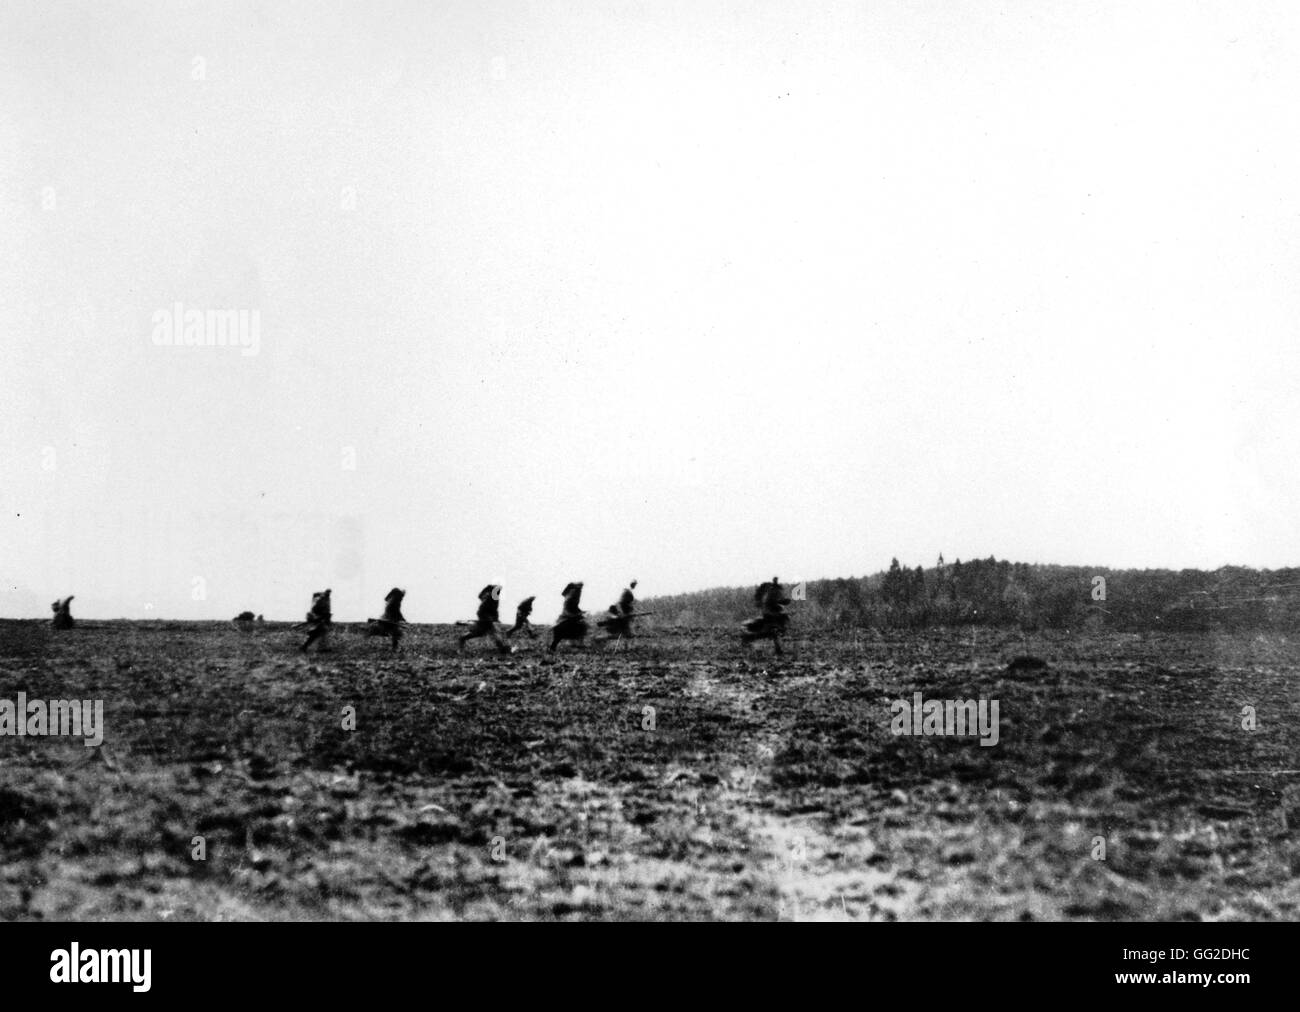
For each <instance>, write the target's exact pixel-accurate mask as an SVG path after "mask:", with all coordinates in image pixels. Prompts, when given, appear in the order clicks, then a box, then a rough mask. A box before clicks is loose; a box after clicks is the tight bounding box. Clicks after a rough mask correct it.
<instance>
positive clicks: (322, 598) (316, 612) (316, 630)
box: [298, 587, 334, 654]
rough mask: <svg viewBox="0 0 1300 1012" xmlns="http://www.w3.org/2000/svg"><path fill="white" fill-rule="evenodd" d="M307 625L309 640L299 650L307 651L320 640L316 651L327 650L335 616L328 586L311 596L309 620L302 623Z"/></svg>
mask: <svg viewBox="0 0 1300 1012" xmlns="http://www.w3.org/2000/svg"><path fill="white" fill-rule="evenodd" d="M302 624H303V625H305V626H306V627H307V642H305V643H304V644H303V645H302V646H301V647H299V648H298V649H299V651H300V652H301V653H304V654H305V653H306V652H307V648H308V647H309V646H311V645H312V644H313V643H315V642H316V641H317V640H320V643H319V645H318V646H317V647H316V652H317V653H320V652H322V651H324V650H325V648H326V646H327V645H328V644H329V634H330V629H331V628H332V627H333V625H334V616H333V614H332V612H331V611H330V592H329V588H328V587H326V588H325V589H324V590H322V591H320V592H319V593H316V594H312V596H311V611H309V612H307V620H306V621H305V622H303V623H302Z"/></svg>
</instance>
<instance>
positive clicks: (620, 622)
mask: <svg viewBox="0 0 1300 1012" xmlns="http://www.w3.org/2000/svg"><path fill="white" fill-rule="evenodd" d="M635 589H636V581H635V580H633V581H632V582H631V583H630V584H628V586H626V587H625V588H623V593H622V594H620V595H619V597H618V603H617V604H611V605H610V606H609V611H608V612H606V613H605V615H604V616H603V617H601V618H600V619H598V620H597V622H596V624H597V625H598V626H600V628H601V629H603V630H605V632H606V634H607V635H608V636H609V637H610V638H611V639H613V638H619V639H622V638H623V637H624V636H626V637H627V638H628V639H631V638H632V616H633V615H635V614H636V597H635V596H634V595H633V593H632V591H634V590H635Z"/></svg>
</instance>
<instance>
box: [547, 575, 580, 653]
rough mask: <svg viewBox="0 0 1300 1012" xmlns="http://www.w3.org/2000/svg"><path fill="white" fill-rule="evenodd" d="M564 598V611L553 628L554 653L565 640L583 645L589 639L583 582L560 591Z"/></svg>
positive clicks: (552, 644) (552, 647)
mask: <svg viewBox="0 0 1300 1012" xmlns="http://www.w3.org/2000/svg"><path fill="white" fill-rule="evenodd" d="M560 594H561V596H563V598H564V610H563V611H562V612H560V617H559V618H557V619H556V620H555V625H554V626H553V627H552V628H551V650H552V652H553V651H554V650H555V648H556V647H558V646H559V645H560V643H562V642H563V641H564V640H575V641H577V642H579V643H581V642H582V641H583V640H584V639H586V637H587V614H586V612H584V611H583V610H582V607H581V605H582V581H581V580H579V581H578V582H577V583H570V584H566V585H565V587H564V590H562V591H560Z"/></svg>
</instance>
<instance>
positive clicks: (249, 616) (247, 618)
mask: <svg viewBox="0 0 1300 1012" xmlns="http://www.w3.org/2000/svg"><path fill="white" fill-rule="evenodd" d="M235 621H236V622H251V621H253V613H252V612H251V611H241V612H240V613H239V614H238V615H236V616H235Z"/></svg>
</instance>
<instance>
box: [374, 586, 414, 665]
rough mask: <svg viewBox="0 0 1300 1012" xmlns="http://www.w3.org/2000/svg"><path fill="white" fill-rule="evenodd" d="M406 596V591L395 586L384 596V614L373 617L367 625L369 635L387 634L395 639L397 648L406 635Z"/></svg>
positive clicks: (394, 648)
mask: <svg viewBox="0 0 1300 1012" xmlns="http://www.w3.org/2000/svg"><path fill="white" fill-rule="evenodd" d="M405 597H406V591H404V590H400V589H398V588H397V587H394V588H393V589H392V590H390V591H389V592H388V596H387V597H385V598H384V614H383V617H382V618H372V619H369V620H368V624H367V625H366V635H367V636H387V637H389V638H390V639H391V640H392V641H393V650H394V651H396V650H397V646H398V644H399V643H400V642H401V641H402V636H403V635H405V630H404V629H403V628H402V627H403V626H404V625H406V619H405V618H403V617H402V599H403V598H405Z"/></svg>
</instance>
